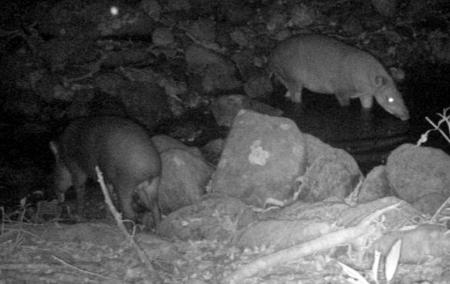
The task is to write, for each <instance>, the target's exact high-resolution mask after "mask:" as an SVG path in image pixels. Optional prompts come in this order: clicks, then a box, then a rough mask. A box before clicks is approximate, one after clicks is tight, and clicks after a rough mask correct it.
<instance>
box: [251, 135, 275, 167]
mask: <svg viewBox="0 0 450 284" xmlns="http://www.w3.org/2000/svg"><path fill="white" fill-rule="evenodd" d="M269 157H270V153H269V152H267V151H265V150H264V149H263V147H262V146H261V140H256V141H254V142H253V144H252V145H251V146H250V155H249V156H248V160H249V162H250V164H256V165H259V166H264V165H265V164H266V162H267V159H268V158H269Z"/></svg>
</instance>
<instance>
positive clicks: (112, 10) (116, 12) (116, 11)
mask: <svg viewBox="0 0 450 284" xmlns="http://www.w3.org/2000/svg"><path fill="white" fill-rule="evenodd" d="M109 13H111V15H113V16H117V15H119V8H117V6H111V7H110V8H109Z"/></svg>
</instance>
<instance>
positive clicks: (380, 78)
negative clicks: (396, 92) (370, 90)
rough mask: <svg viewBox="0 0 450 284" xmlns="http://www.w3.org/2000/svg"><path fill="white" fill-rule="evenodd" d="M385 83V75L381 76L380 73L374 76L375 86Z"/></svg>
mask: <svg viewBox="0 0 450 284" xmlns="http://www.w3.org/2000/svg"><path fill="white" fill-rule="evenodd" d="M386 83H387V79H386V77H385V76H382V75H377V76H375V86H377V87H381V86H384V85H386Z"/></svg>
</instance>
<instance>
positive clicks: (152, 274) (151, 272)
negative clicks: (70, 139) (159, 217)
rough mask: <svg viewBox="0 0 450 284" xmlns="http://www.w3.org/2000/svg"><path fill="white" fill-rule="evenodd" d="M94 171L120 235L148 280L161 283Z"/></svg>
mask: <svg viewBox="0 0 450 284" xmlns="http://www.w3.org/2000/svg"><path fill="white" fill-rule="evenodd" d="M95 171H96V173H97V181H98V182H99V184H100V187H101V189H102V192H103V196H104V197H105V202H106V204H107V205H108V208H109V210H110V211H111V213H112V214H113V216H114V219H115V220H116V223H117V226H118V227H119V229H120V230H121V231H122V233H123V234H124V235H125V237H126V238H127V239H128V240H129V241H130V243H131V245H132V246H133V248H134V249H135V251H136V253H137V255H138V257H139V259H140V260H141V261H142V262H143V263H144V264H145V268H146V271H147V274H148V276H149V279H148V280H153V281H155V282H161V279H160V278H159V275H158V274H157V272H156V270H155V269H154V268H153V265H152V263H151V261H150V259H149V258H148V256H147V255H146V254H145V252H144V251H143V250H142V248H141V247H140V246H139V245H138V244H137V243H136V241H135V240H134V238H133V236H132V235H130V234H129V233H128V231H127V229H126V228H125V226H124V224H123V220H122V216H121V214H120V213H119V212H118V211H117V210H116V208H115V207H114V204H113V202H112V200H111V196H110V195H109V191H108V188H107V187H106V184H105V180H104V179H103V173H102V172H101V171H100V169H99V167H98V166H96V167H95Z"/></svg>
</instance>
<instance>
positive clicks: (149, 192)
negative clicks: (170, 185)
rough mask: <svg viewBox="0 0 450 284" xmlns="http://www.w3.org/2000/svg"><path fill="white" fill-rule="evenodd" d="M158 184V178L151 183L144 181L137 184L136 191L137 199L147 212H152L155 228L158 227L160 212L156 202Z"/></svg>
mask: <svg viewBox="0 0 450 284" xmlns="http://www.w3.org/2000/svg"><path fill="white" fill-rule="evenodd" d="M159 183H160V177H155V178H153V179H152V180H151V182H149V181H145V182H143V183H141V184H139V185H138V189H137V193H138V196H139V199H140V200H141V201H142V202H143V203H144V204H145V207H146V208H147V210H150V211H151V212H152V215H153V222H154V224H155V226H158V225H159V223H160V222H161V212H160V210H159V202H158V190H159Z"/></svg>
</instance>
